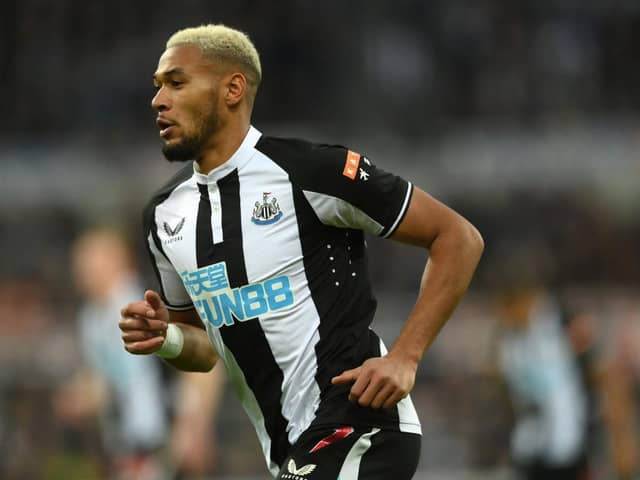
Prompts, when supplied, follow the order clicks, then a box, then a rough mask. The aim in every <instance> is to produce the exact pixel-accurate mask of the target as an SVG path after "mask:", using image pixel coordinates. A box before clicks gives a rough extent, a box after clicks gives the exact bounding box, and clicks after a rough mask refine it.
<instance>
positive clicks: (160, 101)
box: [151, 87, 169, 112]
mask: <svg viewBox="0 0 640 480" xmlns="http://www.w3.org/2000/svg"><path fill="white" fill-rule="evenodd" d="M151 108H153V109H154V110H155V111H156V112H162V111H165V110H168V109H169V98H168V96H167V93H166V89H165V88H164V87H160V88H159V89H158V91H157V92H156V94H155V95H154V96H153V98H152V99H151Z"/></svg>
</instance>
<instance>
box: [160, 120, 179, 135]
mask: <svg viewBox="0 0 640 480" xmlns="http://www.w3.org/2000/svg"><path fill="white" fill-rule="evenodd" d="M156 125H157V126H158V128H159V129H160V136H161V137H162V138H164V137H166V136H167V135H169V133H170V132H171V130H172V129H174V127H175V126H176V124H175V123H173V122H171V121H169V120H167V119H166V118H162V117H158V118H157V119H156Z"/></svg>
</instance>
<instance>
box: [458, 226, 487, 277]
mask: <svg viewBox="0 0 640 480" xmlns="http://www.w3.org/2000/svg"><path fill="white" fill-rule="evenodd" d="M459 239H460V247H461V249H462V251H464V252H465V253H466V257H467V258H468V259H469V261H470V263H472V264H473V265H474V267H475V266H476V265H477V264H478V263H479V262H480V258H481V257H482V252H483V251H484V239H483V238H482V235H481V234H480V232H479V231H478V229H477V228H476V227H475V226H473V225H472V224H471V223H470V222H468V221H467V220H465V221H464V222H463V225H462V228H461V232H460V235H459Z"/></svg>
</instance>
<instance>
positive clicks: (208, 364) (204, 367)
mask: <svg viewBox="0 0 640 480" xmlns="http://www.w3.org/2000/svg"><path fill="white" fill-rule="evenodd" d="M217 362H218V355H217V354H216V352H214V351H212V352H209V354H208V355H207V356H206V358H204V359H203V361H202V362H201V363H200V365H199V369H198V371H199V372H210V371H211V370H213V367H215V366H216V363H217Z"/></svg>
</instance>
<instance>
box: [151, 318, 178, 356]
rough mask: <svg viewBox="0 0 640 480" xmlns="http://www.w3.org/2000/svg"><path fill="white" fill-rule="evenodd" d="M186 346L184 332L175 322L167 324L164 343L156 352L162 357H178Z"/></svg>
mask: <svg viewBox="0 0 640 480" xmlns="http://www.w3.org/2000/svg"><path fill="white" fill-rule="evenodd" d="M183 346H184V334H183V333H182V329H181V328H180V327H179V326H177V325H176V324H175V323H170V324H169V325H168V326H167V334H166V335H165V337H164V343H163V344H162V346H161V347H160V348H159V349H158V350H156V351H155V354H156V355H158V356H159V357H162V358H168V359H171V358H176V357H177V356H178V355H180V353H181V352H182V347H183Z"/></svg>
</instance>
